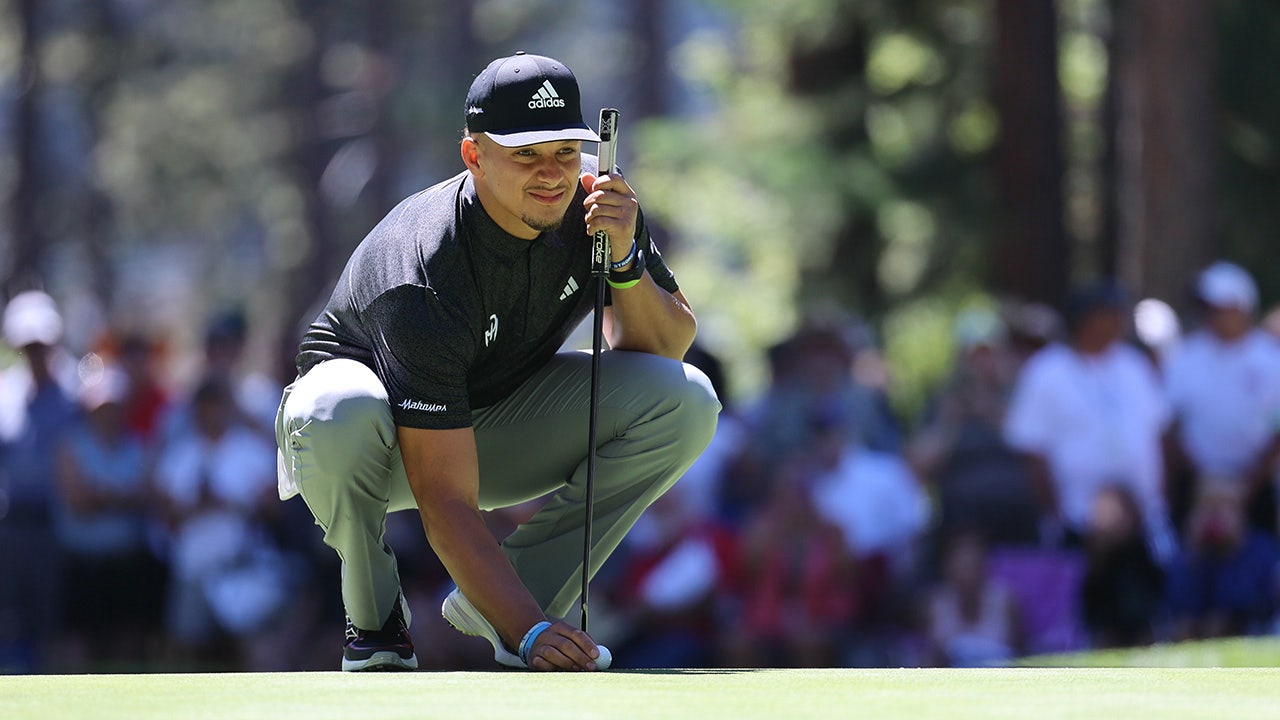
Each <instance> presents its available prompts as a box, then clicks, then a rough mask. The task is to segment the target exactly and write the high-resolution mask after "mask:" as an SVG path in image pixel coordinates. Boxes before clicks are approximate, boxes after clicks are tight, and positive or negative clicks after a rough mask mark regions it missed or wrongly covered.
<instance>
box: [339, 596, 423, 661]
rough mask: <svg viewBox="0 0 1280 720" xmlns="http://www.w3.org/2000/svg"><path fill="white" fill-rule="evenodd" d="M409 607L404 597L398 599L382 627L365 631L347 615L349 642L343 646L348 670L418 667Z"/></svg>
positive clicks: (343, 658) (344, 659)
mask: <svg viewBox="0 0 1280 720" xmlns="http://www.w3.org/2000/svg"><path fill="white" fill-rule="evenodd" d="M410 617H411V616H410V614H409V608H408V606H407V605H406V604H405V601H404V596H403V595H401V596H400V597H398V598H396V605H395V607H394V608H393V609H392V610H391V617H389V618H387V621H386V622H385V623H384V624H383V625H382V628H381V629H379V630H363V629H361V628H358V627H356V626H355V623H353V622H351V616H350V615H348V616H347V641H346V644H345V645H344V646H343V648H342V669H343V671H345V672H360V671H374V670H417V669H418V656H417V655H415V654H414V652H413V638H411V637H409V622H410Z"/></svg>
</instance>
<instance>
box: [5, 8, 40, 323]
mask: <svg viewBox="0 0 1280 720" xmlns="http://www.w3.org/2000/svg"><path fill="white" fill-rule="evenodd" d="M37 4H38V3H37V0H19V2H18V3H17V7H18V17H19V25H20V26H21V28H22V30H21V35H20V43H21V46H20V48H19V58H20V65H19V67H18V83H19V94H18V100H17V105H16V107H15V115H16V117H15V118H14V123H13V129H14V135H13V141H14V147H15V148H16V149H17V161H18V168H17V170H18V176H17V180H16V183H15V187H14V191H13V202H12V206H11V209H10V218H11V223H12V226H11V227H12V237H13V249H12V254H11V255H10V257H9V272H8V275H7V276H6V277H5V278H4V287H3V288H2V289H3V291H4V295H5V297H6V298H7V297H11V296H13V295H15V294H17V293H18V292H21V291H22V290H28V289H31V288H33V287H38V286H40V285H41V284H42V283H41V281H40V270H41V265H42V262H43V256H44V253H43V249H44V248H46V247H48V242H47V240H48V237H47V234H46V233H45V232H44V231H43V230H42V228H41V227H40V222H39V219H40V206H41V203H42V202H44V193H43V192H42V187H43V185H44V182H43V174H42V171H41V168H40V150H41V146H42V139H41V137H40V114H39V111H38V105H39V101H40V86H41V79H40V67H39V61H38V60H37V58H38V56H39V52H40V37H39V24H38V22H37V18H36V14H37V8H36V6H37Z"/></svg>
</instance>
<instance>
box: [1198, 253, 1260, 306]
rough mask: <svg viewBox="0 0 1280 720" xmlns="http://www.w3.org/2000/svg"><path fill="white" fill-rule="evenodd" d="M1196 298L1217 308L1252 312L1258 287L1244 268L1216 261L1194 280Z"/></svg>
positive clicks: (1256, 303) (1256, 300)
mask: <svg viewBox="0 0 1280 720" xmlns="http://www.w3.org/2000/svg"><path fill="white" fill-rule="evenodd" d="M1196 296H1197V297H1199V298H1200V299H1201V300H1203V301H1204V302H1205V303H1207V304H1209V305H1212V306H1213V307H1218V308H1236V309H1238V310H1244V311H1245V312H1253V311H1254V310H1255V309H1256V308H1257V307H1258V286H1257V285H1255V284H1254V282H1253V278H1252V277H1250V276H1249V273H1248V272H1246V271H1245V269H1244V268H1242V267H1240V266H1239V265H1235V264H1233V263H1229V262H1224V261H1218V262H1216V263H1214V264H1212V265H1210V266H1209V267H1207V268H1205V269H1204V271H1203V272H1201V273H1200V277H1199V278H1197V279H1196Z"/></svg>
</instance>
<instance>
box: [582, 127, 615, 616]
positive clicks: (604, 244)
mask: <svg viewBox="0 0 1280 720" xmlns="http://www.w3.org/2000/svg"><path fill="white" fill-rule="evenodd" d="M599 134H600V150H599V157H600V162H599V168H598V169H597V171H596V176H597V177H599V176H600V175H606V174H610V173H612V172H614V168H615V161H616V159H617V151H618V149H617V142H618V111H617V110H615V109H613V108H604V109H603V110H601V111H600V133H599ZM609 258H610V255H609V233H606V232H598V233H596V234H595V236H594V237H593V238H592V243H591V275H592V276H593V277H595V279H596V311H595V317H594V318H593V329H592V335H591V412H590V413H589V414H590V419H589V423H590V425H589V427H588V429H587V496H586V500H585V505H586V514H587V518H586V523H585V524H584V525H583V540H582V623H581V626H582V631H583V632H586V631H587V602H588V598H589V596H590V594H591V517H592V515H594V514H595V499H596V498H595V494H596V416H597V415H598V413H599V410H600V353H601V352H602V349H603V346H604V289H605V281H606V280H608V278H609Z"/></svg>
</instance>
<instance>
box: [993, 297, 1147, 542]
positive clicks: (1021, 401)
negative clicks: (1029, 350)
mask: <svg viewBox="0 0 1280 720" xmlns="http://www.w3.org/2000/svg"><path fill="white" fill-rule="evenodd" d="M1126 307H1127V302H1126V300H1125V297H1124V294H1123V293H1122V292H1121V291H1120V290H1119V288H1118V287H1116V286H1115V285H1113V284H1110V283H1102V284H1099V285H1096V286H1093V287H1088V288H1083V289H1080V290H1077V291H1076V292H1074V293H1073V294H1072V297H1071V299H1070V302H1069V305H1068V313H1067V326H1068V331H1069V343H1053V344H1051V345H1048V346H1047V347H1045V348H1044V349H1042V350H1040V351H1039V352H1037V353H1036V354H1035V355H1033V356H1032V357H1031V358H1030V359H1029V360H1028V361H1027V362H1026V364H1025V365H1024V366H1023V368H1022V370H1021V372H1020V373H1019V377H1018V380H1017V383H1016V385H1015V388H1014V393H1013V397H1012V399H1011V401H1010V405H1009V412H1008V415H1007V416H1006V417H1005V423H1004V436H1005V440H1006V441H1007V442H1008V443H1009V444H1010V446H1012V447H1014V448H1016V449H1018V450H1019V451H1021V452H1023V453H1025V454H1026V457H1027V459H1028V462H1030V464H1031V467H1032V472H1033V473H1034V475H1033V477H1035V478H1036V479H1037V484H1038V486H1039V488H1040V492H1039V494H1040V498H1041V503H1042V506H1041V507H1042V510H1041V524H1042V527H1043V528H1044V530H1043V540H1044V541H1045V542H1047V543H1049V544H1058V543H1060V542H1062V541H1063V540H1066V541H1067V542H1068V544H1071V545H1075V546H1079V545H1081V544H1082V541H1083V538H1084V536H1085V534H1086V533H1087V532H1088V526H1089V518H1090V515H1091V512H1092V508H1093V502H1094V499H1095V497H1096V496H1097V494H1098V493H1099V492H1100V491H1101V490H1102V488H1104V487H1107V486H1109V485H1111V484H1120V485H1123V486H1125V487H1128V488H1129V489H1130V490H1131V491H1132V492H1133V493H1134V496H1135V497H1136V498H1137V499H1138V502H1139V505H1140V507H1141V508H1142V514H1143V521H1144V525H1145V528H1146V530H1147V532H1148V534H1149V536H1150V537H1151V538H1152V540H1153V542H1156V543H1158V547H1159V548H1160V552H1161V557H1167V556H1168V553H1169V552H1170V537H1169V528H1168V511H1167V509H1166V506H1165V502H1164V497H1163V493H1164V486H1163V483H1164V467H1163V460H1162V456H1161V453H1162V449H1161V436H1162V434H1163V433H1164V430H1165V428H1166V426H1167V424H1168V418H1169V412H1168V408H1167V405H1166V403H1165V399H1164V395H1163V394H1162V392H1161V390H1160V385H1159V383H1158V380H1157V375H1156V371H1155V368H1154V366H1153V365H1152V364H1151V362H1150V361H1149V360H1148V359H1147V358H1146V356H1144V355H1143V354H1142V353H1141V352H1139V351H1138V350H1136V349H1135V348H1133V347H1131V346H1130V345H1128V344H1127V343H1125V342H1124V341H1123V340H1122V337H1123V334H1124V330H1125V318H1126V312H1125V308H1126Z"/></svg>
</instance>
